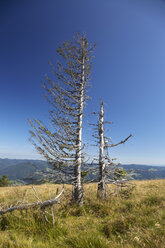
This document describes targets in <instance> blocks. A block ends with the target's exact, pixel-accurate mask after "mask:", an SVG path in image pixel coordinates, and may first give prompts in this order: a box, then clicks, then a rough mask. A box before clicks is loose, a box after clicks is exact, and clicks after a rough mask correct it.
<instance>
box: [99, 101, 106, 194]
mask: <svg viewBox="0 0 165 248" xmlns="http://www.w3.org/2000/svg"><path fill="white" fill-rule="evenodd" d="M99 139H100V140H99V141H100V142H99V144H100V149H99V183H98V197H100V198H106V183H105V179H106V171H105V170H106V166H105V162H104V107H103V102H101V106H100V115H99Z"/></svg>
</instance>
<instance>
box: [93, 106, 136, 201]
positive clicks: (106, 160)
mask: <svg viewBox="0 0 165 248" xmlns="http://www.w3.org/2000/svg"><path fill="white" fill-rule="evenodd" d="M94 114H97V113H94ZM97 116H98V123H97V124H96V125H95V124H94V126H95V131H96V132H97V134H94V135H93V136H94V138H96V139H97V145H99V160H98V163H99V178H98V180H99V182H98V190H97V196H98V197H99V198H101V199H105V198H106V195H107V189H106V183H107V181H111V182H114V178H113V176H112V174H113V173H112V171H111V168H112V167H113V168H114V166H117V165H119V164H115V163H114V162H113V161H114V159H111V158H110V157H109V153H108V149H109V148H110V147H114V146H118V145H120V144H124V143H125V142H126V141H127V140H128V139H129V138H130V137H132V134H130V135H129V136H128V137H127V138H126V139H124V140H122V141H120V142H118V143H116V144H113V143H111V138H108V137H106V135H105V128H104V124H112V122H108V121H104V104H103V102H102V101H101V104H100V112H99V115H98V114H97ZM108 177H109V179H108Z"/></svg>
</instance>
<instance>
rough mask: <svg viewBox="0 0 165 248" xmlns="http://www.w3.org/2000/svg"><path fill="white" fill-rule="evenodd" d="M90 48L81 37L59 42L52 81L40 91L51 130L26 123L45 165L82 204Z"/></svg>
mask: <svg viewBox="0 0 165 248" xmlns="http://www.w3.org/2000/svg"><path fill="white" fill-rule="evenodd" d="M93 49H94V46H91V45H89V43H88V40H87V38H86V37H85V35H82V36H81V35H79V34H76V37H75V38H74V39H73V40H72V41H67V42H63V44H62V46H60V47H59V49H58V50H57V53H58V54H59V56H60V57H61V59H62V61H58V63H57V69H56V70H54V69H53V72H54V74H55V79H56V80H55V81H52V80H51V79H50V77H48V76H46V82H45V83H44V84H43V87H44V89H45V92H46V98H47V100H48V101H49V103H50V105H51V110H50V112H49V113H50V119H51V126H50V127H49V128H48V127H47V126H46V125H45V124H43V123H42V122H41V121H39V120H36V119H34V120H33V121H30V120H29V123H30V124H31V127H32V130H31V131H30V133H31V138H32V139H31V141H32V143H33V144H34V146H35V147H36V149H37V151H38V152H39V153H40V154H42V155H43V156H44V157H45V158H46V159H47V161H48V162H49V163H51V164H52V165H53V166H54V167H55V168H57V169H58V171H59V170H60V171H61V172H62V173H63V175H65V177H67V180H70V182H71V183H73V185H74V190H73V200H74V201H75V202H76V203H77V204H78V205H82V204H83V191H82V183H81V164H82V150H83V146H82V120H83V108H84V103H85V102H86V100H87V99H88V97H87V85H88V81H89V75H90V69H91V60H92V55H91V53H92V52H93Z"/></svg>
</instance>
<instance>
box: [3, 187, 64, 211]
mask: <svg viewBox="0 0 165 248" xmlns="http://www.w3.org/2000/svg"><path fill="white" fill-rule="evenodd" d="M63 193H64V187H63V189H62V191H61V193H60V194H58V195H57V196H56V197H55V198H54V199H49V200H46V201H43V202H42V201H38V202H34V203H29V204H21V205H18V206H12V207H10V208H7V209H4V210H0V214H6V213H10V212H13V211H15V210H24V209H29V208H35V207H40V208H41V209H45V207H47V206H53V204H55V203H57V202H58V199H59V197H60V196H61V195H62V194H63Z"/></svg>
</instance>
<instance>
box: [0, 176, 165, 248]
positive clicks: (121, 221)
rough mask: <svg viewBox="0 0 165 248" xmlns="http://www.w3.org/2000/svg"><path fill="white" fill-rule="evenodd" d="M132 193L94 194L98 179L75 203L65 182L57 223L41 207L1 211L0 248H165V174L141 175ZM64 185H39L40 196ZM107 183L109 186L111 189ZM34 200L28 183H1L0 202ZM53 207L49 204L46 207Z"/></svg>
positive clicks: (11, 202) (3, 203)
mask: <svg viewBox="0 0 165 248" xmlns="http://www.w3.org/2000/svg"><path fill="white" fill-rule="evenodd" d="M135 184H136V187H135V188H134V191H133V192H132V194H131V195H129V194H127V192H122V193H120V194H118V195H116V196H114V195H111V194H109V196H108V199H107V200H106V201H101V200H99V199H97V198H96V189H97V185H96V184H90V185H85V187H84V206H83V207H77V206H76V205H74V204H71V202H70V200H71V186H68V185H67V186H66V187H65V188H66V190H65V194H64V195H63V196H62V197H61V200H60V201H61V202H60V204H57V205H55V206H54V216H55V224H54V225H52V219H51V216H48V218H49V220H50V223H47V222H46V221H45V219H44V218H43V215H42V213H41V211H39V210H37V209H33V210H28V211H15V212H14V213H12V214H6V215H4V216H0V248H40V247H41V248H45V247H46V248H62V247H63V248H72V247H73V248H110V247H113V248H131V247H133V248H134V247H135V248H136V247H137V248H140V247H142V248H143V247H146V248H156V247H157V248H164V247H165V245H164V244H165V193H164V189H165V180H154V181H137V182H135ZM57 187H58V188H59V191H60V190H61V188H62V186H61V185H41V186H36V190H37V192H38V195H39V197H40V199H41V200H44V199H47V198H49V195H50V196H51V197H53V196H54V195H55V194H56V190H57ZM111 187H112V186H109V192H111V191H113V189H112V188H111ZM23 199H24V202H33V201H36V199H35V196H34V193H33V191H32V189H31V187H30V186H19V187H9V188H0V206H4V205H6V206H10V205H11V204H20V203H19V202H18V201H21V200H23ZM48 211H49V209H48Z"/></svg>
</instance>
